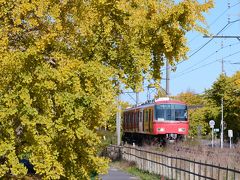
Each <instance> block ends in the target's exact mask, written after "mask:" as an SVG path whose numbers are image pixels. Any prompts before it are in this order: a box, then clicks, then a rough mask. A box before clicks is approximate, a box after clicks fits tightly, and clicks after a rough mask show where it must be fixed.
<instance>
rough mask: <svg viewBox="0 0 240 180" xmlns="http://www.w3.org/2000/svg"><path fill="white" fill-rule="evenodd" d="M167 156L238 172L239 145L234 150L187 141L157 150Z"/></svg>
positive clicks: (239, 161)
mask: <svg viewBox="0 0 240 180" xmlns="http://www.w3.org/2000/svg"><path fill="white" fill-rule="evenodd" d="M157 150H158V151H162V152H164V153H166V154H168V155H172V156H175V157H182V158H186V159H191V160H196V161H201V162H206V163H209V164H215V165H219V164H220V165H221V166H225V167H226V166H228V167H229V168H235V169H238V170H240V144H238V145H236V146H235V147H234V148H232V149H230V148H223V149H221V148H219V147H213V148H212V147H209V146H206V145H205V146H204V145H202V144H201V143H200V142H199V141H188V142H180V143H174V144H170V145H168V146H167V147H165V148H157Z"/></svg>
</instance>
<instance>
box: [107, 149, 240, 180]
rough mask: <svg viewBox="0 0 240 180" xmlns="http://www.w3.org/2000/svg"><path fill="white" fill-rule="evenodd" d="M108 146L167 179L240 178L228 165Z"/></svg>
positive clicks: (217, 179)
mask: <svg viewBox="0 0 240 180" xmlns="http://www.w3.org/2000/svg"><path fill="white" fill-rule="evenodd" d="M108 148H110V149H111V152H118V157H121V158H122V159H124V160H127V161H131V162H135V164H136V166H137V167H138V168H139V169H141V170H144V171H148V172H150V173H154V174H159V175H161V176H164V177H166V178H167V179H180V180H202V179H216V180H237V179H240V171H239V170H238V169H235V168H230V167H228V165H226V166H224V165H220V164H218V165H215V164H213V163H209V162H207V161H205V162H201V161H195V160H190V159H185V158H180V157H174V156H169V155H165V154H162V153H159V152H154V151H148V150H144V149H142V148H138V147H132V146H110V147H108ZM119 153H120V154H119Z"/></svg>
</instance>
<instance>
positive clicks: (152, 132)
mask: <svg viewBox="0 0 240 180" xmlns="http://www.w3.org/2000/svg"><path fill="white" fill-rule="evenodd" d="M123 119H124V120H123V137H122V139H123V141H124V142H128V143H132V142H135V143H137V144H139V145H142V144H143V143H148V144H160V145H161V144H165V143H166V142H167V140H178V139H183V138H184V137H185V136H186V135H187V134H188V128H189V121H188V113H187V105H186V104H185V103H183V102H181V101H177V100H171V99H170V98H159V99H157V100H154V101H152V102H149V103H146V104H142V105H140V106H137V107H132V108H127V109H126V110H125V111H124V115H123Z"/></svg>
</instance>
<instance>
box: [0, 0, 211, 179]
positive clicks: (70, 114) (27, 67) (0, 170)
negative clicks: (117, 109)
mask: <svg viewBox="0 0 240 180" xmlns="http://www.w3.org/2000/svg"><path fill="white" fill-rule="evenodd" d="M212 6H213V4H212V1H211V0H210V1H208V2H205V3H204V4H199V3H198V2H197V1H196V0H183V1H181V2H179V3H177V4H175V3H174V1H172V0H161V1H159V0H121V1H120V0H41V1H39V0H0V177H4V176H5V177H6V176H14V177H15V176H16V177H24V176H25V175H26V173H27V169H26V168H25V167H24V166H23V165H22V164H21V163H19V160H20V159H24V158H27V159H28V160H29V161H30V163H31V164H32V165H33V166H34V170H35V171H36V174H37V175H39V176H41V177H42V178H44V179H60V178H62V179H64V178H65V179H88V178H89V177H90V175H91V173H92V172H96V173H103V172H106V170H107V166H108V164H107V162H108V160H107V159H105V158H101V157H98V156H97V148H98V145H99V144H100V143H101V142H100V139H99V137H98V136H97V134H96V128H97V127H100V126H103V124H104V122H105V121H106V119H107V118H109V117H110V116H111V114H112V112H111V111H112V107H113V106H114V99H115V98H114V97H116V95H117V93H119V91H118V90H117V89H116V88H115V86H117V85H118V84H119V83H123V84H125V85H126V86H127V87H131V88H133V89H135V90H139V89H140V88H141V84H142V82H143V79H144V76H147V77H149V79H154V80H155V81H156V82H158V81H159V80H160V78H161V76H160V67H161V66H163V58H167V59H168V60H169V61H170V63H171V64H175V63H176V62H179V61H180V60H181V59H183V58H186V53H187V51H188V48H187V45H186V41H187V40H186V37H185V35H186V33H187V32H188V31H190V30H197V31H201V32H204V29H203V28H201V26H199V25H198V24H199V23H198V22H203V23H204V16H203V12H206V11H207V10H208V9H209V8H211V7H212Z"/></svg>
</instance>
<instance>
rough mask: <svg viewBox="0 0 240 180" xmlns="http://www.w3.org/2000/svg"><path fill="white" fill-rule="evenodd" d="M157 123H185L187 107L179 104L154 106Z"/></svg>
mask: <svg viewBox="0 0 240 180" xmlns="http://www.w3.org/2000/svg"><path fill="white" fill-rule="evenodd" d="M155 118H156V120H157V121H164V120H168V121H186V120H187V106H185V105H180V104H160V105H156V106H155Z"/></svg>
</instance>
